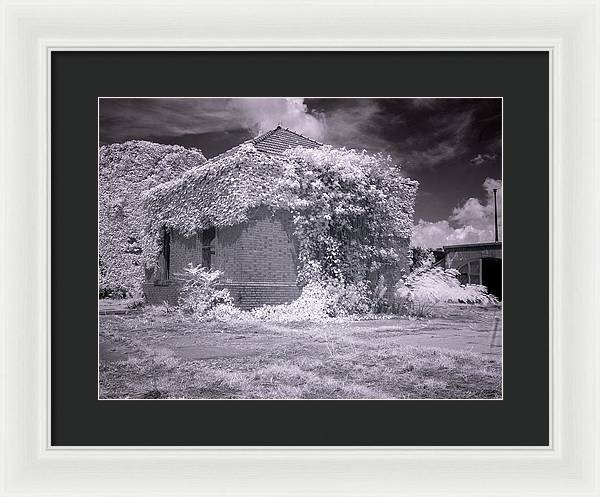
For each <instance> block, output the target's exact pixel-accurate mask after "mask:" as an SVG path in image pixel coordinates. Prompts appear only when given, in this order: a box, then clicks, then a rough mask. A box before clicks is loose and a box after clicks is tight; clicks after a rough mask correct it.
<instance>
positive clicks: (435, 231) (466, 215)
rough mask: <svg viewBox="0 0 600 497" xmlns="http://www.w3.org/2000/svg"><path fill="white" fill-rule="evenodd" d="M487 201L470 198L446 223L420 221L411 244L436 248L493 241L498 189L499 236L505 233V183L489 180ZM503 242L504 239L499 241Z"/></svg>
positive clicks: (486, 181)
mask: <svg viewBox="0 0 600 497" xmlns="http://www.w3.org/2000/svg"><path fill="white" fill-rule="evenodd" d="M483 188H484V190H485V198H484V199H483V201H481V200H480V199H478V198H470V199H468V200H467V201H466V202H465V203H464V204H462V205H461V206H458V207H455V208H454V209H453V211H452V215H451V216H450V217H449V218H448V219H447V220H441V221H436V222H430V221H424V220H423V219H420V220H419V222H418V223H417V224H416V225H415V227H414V230H413V236H412V239H411V244H412V245H413V246H415V247H428V248H437V247H442V246H444V245H457V244H462V243H479V242H492V241H494V237H495V234H494V194H493V189H494V188H497V189H498V191H497V206H498V232H499V233H502V180H498V179H493V178H486V180H485V181H484V182H483ZM500 238H501V237H500Z"/></svg>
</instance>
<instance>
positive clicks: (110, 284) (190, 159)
mask: <svg viewBox="0 0 600 497" xmlns="http://www.w3.org/2000/svg"><path fill="white" fill-rule="evenodd" d="M204 162H206V158H205V157H204V155H202V152H201V151H200V150H197V149H186V148H184V147H181V146H178V145H161V144H158V143H151V142H147V141H128V142H125V143H115V144H111V145H105V146H102V147H100V150H99V158H98V175H99V178H98V181H99V188H98V211H99V273H100V274H99V295H100V296H123V297H124V296H127V295H138V294H139V293H140V292H141V287H142V283H143V282H144V261H143V254H142V236H143V234H142V230H143V226H144V220H145V211H144V209H143V208H142V200H141V193H142V192H143V191H144V190H147V189H149V188H152V187H154V186H156V185H158V184H160V183H163V182H165V181H169V180H171V179H173V178H175V177H177V176H179V175H180V174H181V173H182V172H183V171H186V170H188V169H190V168H193V167H196V166H198V165H200V164H202V163H204Z"/></svg>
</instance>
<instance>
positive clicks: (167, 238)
mask: <svg viewBox="0 0 600 497" xmlns="http://www.w3.org/2000/svg"><path fill="white" fill-rule="evenodd" d="M162 256H163V270H162V279H163V280H164V281H167V280H168V279H169V278H170V276H171V233H170V231H168V230H165V231H164V232H163V247H162Z"/></svg>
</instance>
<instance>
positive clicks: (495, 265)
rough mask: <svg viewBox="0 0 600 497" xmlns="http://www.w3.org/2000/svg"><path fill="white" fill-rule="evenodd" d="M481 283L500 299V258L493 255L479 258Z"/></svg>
mask: <svg viewBox="0 0 600 497" xmlns="http://www.w3.org/2000/svg"><path fill="white" fill-rule="evenodd" d="M481 284H482V285H485V286H486V287H487V289H488V291H489V292H490V293H492V294H494V295H495V296H496V297H498V298H499V299H500V300H502V259H496V258H493V257H486V258H483V259H481Z"/></svg>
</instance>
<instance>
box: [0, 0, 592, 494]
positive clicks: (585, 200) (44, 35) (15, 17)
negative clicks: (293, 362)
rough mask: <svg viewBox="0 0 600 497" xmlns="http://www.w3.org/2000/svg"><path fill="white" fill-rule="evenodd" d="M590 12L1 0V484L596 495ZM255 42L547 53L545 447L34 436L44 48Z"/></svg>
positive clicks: (142, 490) (466, 2)
mask: <svg viewBox="0 0 600 497" xmlns="http://www.w3.org/2000/svg"><path fill="white" fill-rule="evenodd" d="M599 12H600V7H599V3H598V2H597V1H594V0H590V1H573V0H554V1H552V2H542V1H535V0H521V1H518V2H517V1H508V2H503V1H493V0H492V1H481V0H451V1H441V0H440V1H433V0H425V1H422V2H413V1H406V2H383V1H382V2H366V1H358V2H348V1H337V0H325V1H323V2H318V3H316V2H314V3H313V2H310V3H305V2H301V1H299V0H297V1H279V2H274V1H273V2H272V1H267V0H262V1H261V0H250V1H246V2H235V1H231V2H230V1H225V2H217V1H212V2H194V1H191V0H179V1H178V2H175V3H167V2H165V3H148V2H145V1H138V0H124V1H120V2H118V3H116V2H111V1H108V0H98V1H90V2H84V1H68V0H49V1H46V2H40V1H37V2H32V1H28V0H21V1H17V0H15V1H4V2H1V10H0V20H1V24H0V25H1V26H2V29H0V33H1V38H0V39H1V42H0V43H1V44H2V45H1V59H0V61H1V64H2V66H1V67H2V73H1V79H0V81H1V84H2V91H1V96H2V99H1V100H0V106H1V107H0V115H1V116H2V118H1V122H2V124H1V125H2V128H1V142H0V143H1V153H2V163H1V169H0V205H1V206H2V209H1V210H0V212H1V216H0V233H1V235H0V249H1V252H0V261H2V264H1V267H2V283H1V284H0V285H1V287H0V290H1V300H0V303H1V307H0V319H1V322H2V326H1V330H2V343H1V349H2V357H1V359H0V363H1V367H2V375H1V377H0V387H1V399H0V409H1V416H2V418H1V423H0V429H1V432H0V444H1V448H2V450H1V451H0V458H1V459H0V495H3V496H5V495H6V496H8V495H48V496H50V495H52V496H67V495H87V494H95V495H133V494H139V495H142V494H145V495H183V494H186V495H187V494H195V495H256V496H266V495H289V496H308V495H340V496H345V497H348V496H358V495H368V496H375V495H392V494H394V495H397V494H402V495H444V496H464V495H477V496H481V495H495V496H500V495H520V496H533V495H536V496H539V495H544V496H546V495H548V496H550V495H554V496H570V495H573V496H574V495H577V496H599V495H600V429H599V422H600V361H599V360H598V359H599V358H600V339H599V336H598V335H599V332H600V284H599V282H600V259H599V258H598V257H597V255H596V251H597V247H599V246H600V222H598V214H600V195H599V194H598V192H600V172H599V171H600V167H599V166H600V164H598V159H599V157H600V155H599V145H598V143H599V134H598V131H599V126H598V123H599V122H600V99H599V87H600V78H599V75H600V59H599V55H600V50H599V35H600V28H599V18H600V15H599ZM267 49H268V50H332V49H334V50H492V51H502V50H541V51H547V52H548V53H549V54H550V60H551V64H550V74H549V80H550V102H549V104H550V109H551V114H550V119H551V129H550V164H549V170H548V171H540V175H544V174H550V192H549V193H550V199H551V202H550V206H549V209H550V240H548V243H549V245H550V267H549V270H550V275H551V292H550V302H549V304H550V311H551V315H550V329H549V334H550V338H551V341H550V343H551V347H550V364H551V373H550V374H551V376H550V385H551V392H550V398H551V402H550V405H549V410H550V414H551V430H550V440H551V445H550V446H549V447H541V448H535V447H529V448H528V447H502V448H500V447H460V448H459V447H386V448H381V447H365V448H360V447H349V448H322V447H304V448H297V447H296V448H294V447H287V448H266V447H253V448H242V447H229V448H222V447H208V448H194V447H189V448H177V447H147V448H143V447H129V448H109V447H51V446H50V443H49V431H50V424H49V423H50V416H49V393H48V392H49V375H48V370H49V355H48V349H49V333H50V325H49V323H50V306H49V297H50V264H49V262H50V258H49V257H50V253H49V248H50V236H51V233H50V229H49V228H50V225H49V220H50V217H49V215H50V189H49V187H50V183H49V178H50V176H49V171H50V169H49V168H50V149H49V133H50V121H49V117H50V116H49V70H50V67H49V60H50V54H51V53H52V51H57V50H267ZM574 267H578V269H579V270H578V271H574V270H572V269H573V268H574ZM522 331H523V332H526V330H522ZM507 334H508V333H507ZM399 422H401V420H399ZM449 429H451V427H449Z"/></svg>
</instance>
